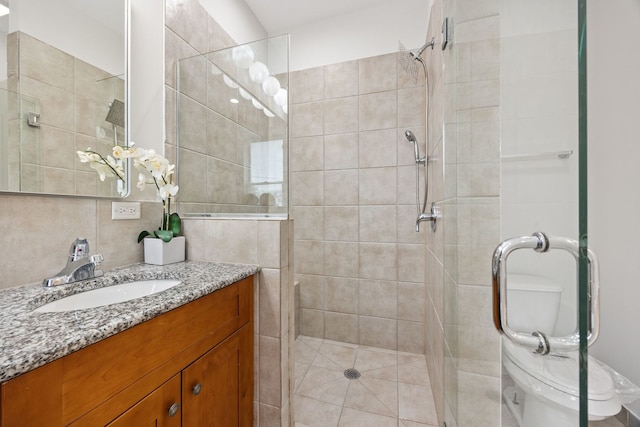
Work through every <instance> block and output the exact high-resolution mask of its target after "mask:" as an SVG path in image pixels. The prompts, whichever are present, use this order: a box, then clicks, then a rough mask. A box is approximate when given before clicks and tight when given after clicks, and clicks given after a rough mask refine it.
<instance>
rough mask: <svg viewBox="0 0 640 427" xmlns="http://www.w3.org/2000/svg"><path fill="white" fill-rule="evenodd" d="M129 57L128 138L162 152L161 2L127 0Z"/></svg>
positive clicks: (162, 20) (162, 17) (162, 45)
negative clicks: (129, 36)
mask: <svg viewBox="0 0 640 427" xmlns="http://www.w3.org/2000/svg"><path fill="white" fill-rule="evenodd" d="M130 57H131V64H130V69H131V73H130V85H129V91H130V94H131V98H130V119H131V121H130V123H131V125H130V129H131V131H130V140H131V141H134V142H135V143H136V144H137V145H138V146H140V147H144V148H153V149H154V150H156V152H158V153H163V152H164V141H165V129H164V128H165V127H164V114H165V112H164V2H161V1H157V0H131V52H130ZM133 190H135V189H133ZM133 190H132V191H133Z"/></svg>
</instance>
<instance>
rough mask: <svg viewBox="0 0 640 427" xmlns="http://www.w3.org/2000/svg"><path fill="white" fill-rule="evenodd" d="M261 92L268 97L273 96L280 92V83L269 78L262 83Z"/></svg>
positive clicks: (273, 78)
mask: <svg viewBox="0 0 640 427" xmlns="http://www.w3.org/2000/svg"><path fill="white" fill-rule="evenodd" d="M262 90H263V91H264V93H266V94H267V95H269V96H274V95H275V94H276V93H278V91H279V90H280V82H279V81H278V79H276V78H275V77H273V76H271V77H269V78H267V80H265V81H264V83H262Z"/></svg>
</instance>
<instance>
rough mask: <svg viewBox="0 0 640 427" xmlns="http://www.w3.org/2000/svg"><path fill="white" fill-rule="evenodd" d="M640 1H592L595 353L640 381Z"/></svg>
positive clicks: (591, 186)
mask: <svg viewBox="0 0 640 427" xmlns="http://www.w3.org/2000/svg"><path fill="white" fill-rule="evenodd" d="M638 40H640V2H638V1H637V0H610V1H607V2H602V1H597V0H594V1H589V2H588V64H589V67H588V74H589V75H588V84H589V92H588V97H589V103H588V104H589V243H590V245H591V247H592V248H593V249H594V250H595V252H596V253H597V255H598V257H599V259H600V268H601V274H600V283H601V290H602V305H601V307H602V317H601V321H602V329H601V331H602V332H601V335H600V338H599V339H598V342H597V343H596V344H595V345H594V347H593V349H592V351H591V354H592V355H594V356H595V357H597V358H598V359H600V360H602V361H604V362H605V363H607V364H608V365H610V366H611V367H613V368H614V369H616V370H617V371H619V372H620V373H622V374H623V375H625V376H627V377H628V378H629V379H631V380H632V381H633V382H635V383H636V384H638V385H640V260H639V258H640V246H639V239H640V221H639V220H638V217H639V216H640V167H639V162H640V83H639V82H638V78H639V76H640V53H639V51H638V46H637V42H638Z"/></svg>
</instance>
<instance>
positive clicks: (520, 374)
mask: <svg viewBox="0 0 640 427" xmlns="http://www.w3.org/2000/svg"><path fill="white" fill-rule="evenodd" d="M503 344H504V345H503V349H504V355H505V356H506V357H504V359H503V363H504V365H505V368H506V369H507V371H508V372H509V374H510V375H511V376H512V377H513V379H514V381H516V383H520V386H521V387H523V388H524V389H525V391H526V392H527V393H535V394H536V395H539V396H542V397H544V398H546V399H548V400H550V401H552V402H555V403H557V404H560V405H562V406H564V407H567V408H570V409H573V410H575V411H578V410H579V395H580V390H579V378H578V353H577V352H569V353H566V354H564V355H562V356H554V355H547V356H540V355H536V354H533V353H532V352H531V351H530V350H528V349H525V348H521V347H518V346H516V345H514V344H513V343H511V342H508V341H506V340H503ZM588 360H589V378H588V382H589V391H588V399H589V416H590V418H600V417H608V416H612V415H615V414H617V413H618V412H619V411H620V403H619V401H618V399H617V396H616V392H615V389H614V386H613V381H612V380H611V377H610V376H609V374H608V373H607V372H606V371H605V370H604V369H603V368H602V367H601V366H600V364H599V363H598V361H597V360H596V359H594V358H593V357H591V356H589V359H588Z"/></svg>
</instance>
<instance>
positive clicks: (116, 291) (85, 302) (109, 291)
mask: <svg viewBox="0 0 640 427" xmlns="http://www.w3.org/2000/svg"><path fill="white" fill-rule="evenodd" d="M180 283H182V282H181V281H180V280H173V279H157V280H141V281H137V282H128V283H122V284H120V285H113V286H106V287H104V288H98V289H93V290H91V291H86V292H81V293H78V294H74V295H69V296H68V297H65V298H61V299H59V300H56V301H52V302H50V303H48V304H45V305H43V306H42V307H38V308H36V309H35V310H34V311H36V312H38V313H51V312H60V311H71V310H83V309H85V308H94V307H102V306H103V305H109V304H115V303H119V302H125V301H130V300H132V299H136V298H141V297H144V296H147V295H153V294H157V293H158V292H162V291H165V290H167V289H169V288H172V287H174V286H176V285H179V284H180Z"/></svg>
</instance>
